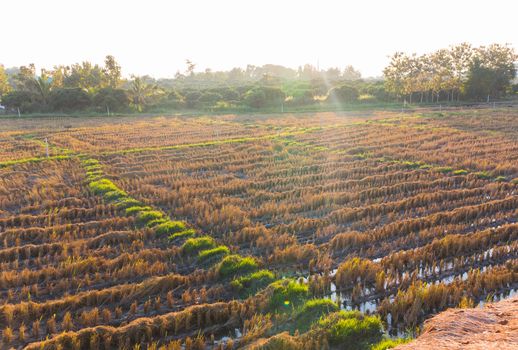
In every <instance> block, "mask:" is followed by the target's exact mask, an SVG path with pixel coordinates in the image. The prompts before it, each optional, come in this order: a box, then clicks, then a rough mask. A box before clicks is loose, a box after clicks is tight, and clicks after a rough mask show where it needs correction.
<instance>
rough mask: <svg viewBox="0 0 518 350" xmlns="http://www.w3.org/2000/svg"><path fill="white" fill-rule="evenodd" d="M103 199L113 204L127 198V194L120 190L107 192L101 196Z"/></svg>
mask: <svg viewBox="0 0 518 350" xmlns="http://www.w3.org/2000/svg"><path fill="white" fill-rule="evenodd" d="M103 197H104V199H106V200H107V201H110V202H113V201H116V200H120V199H122V198H125V197H127V194H126V193H125V192H123V191H121V190H116V191H109V192H106V193H104V194H103Z"/></svg>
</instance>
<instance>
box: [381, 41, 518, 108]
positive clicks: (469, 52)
mask: <svg viewBox="0 0 518 350" xmlns="http://www.w3.org/2000/svg"><path fill="white" fill-rule="evenodd" d="M517 59H518V56H517V55H516V53H515V51H514V49H513V48H512V47H510V46H507V45H499V44H492V45H490V46H487V47H486V46H480V47H476V48H475V47H472V46H471V45H470V44H468V43H462V44H460V45H456V46H452V47H450V48H448V49H440V50H437V51H435V52H432V53H428V54H424V55H420V56H418V55H417V54H415V53H413V54H411V55H409V54H406V53H403V52H396V53H395V54H394V55H393V56H392V57H391V60H390V63H389V65H388V66H387V67H386V68H385V69H384V71H383V74H384V76H385V88H386V89H387V92H389V93H391V94H393V95H395V96H396V97H399V98H404V99H405V100H406V101H408V102H409V103H412V102H415V101H416V100H417V101H420V102H424V101H426V102H434V101H439V100H444V101H454V100H457V101H459V100H460V99H463V100H464V99H467V100H486V99H487V100H489V99H492V100H493V99H498V98H502V97H504V96H506V95H508V94H510V93H512V92H516V91H517V86H516V85H515V86H514V91H513V86H512V82H513V79H514V78H515V76H516V66H515V61H516V60H517Z"/></svg>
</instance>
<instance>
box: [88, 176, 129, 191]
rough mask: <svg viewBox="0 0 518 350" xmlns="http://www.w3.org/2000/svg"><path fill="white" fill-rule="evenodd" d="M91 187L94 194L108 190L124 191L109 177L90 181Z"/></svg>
mask: <svg viewBox="0 0 518 350" xmlns="http://www.w3.org/2000/svg"><path fill="white" fill-rule="evenodd" d="M89 187H90V190H92V192H93V193H94V194H105V193H107V192H120V193H124V192H123V191H121V190H120V189H119V188H118V187H117V186H116V185H115V184H114V183H113V182H111V181H110V180H108V179H101V180H98V181H93V182H90V184H89Z"/></svg>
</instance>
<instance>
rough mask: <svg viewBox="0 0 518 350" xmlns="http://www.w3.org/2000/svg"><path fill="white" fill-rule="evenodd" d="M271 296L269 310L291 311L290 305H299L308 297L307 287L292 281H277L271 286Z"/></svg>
mask: <svg viewBox="0 0 518 350" xmlns="http://www.w3.org/2000/svg"><path fill="white" fill-rule="evenodd" d="M271 287H272V288H273V294H272V297H271V298H270V308H271V309H273V310H281V307H282V308H284V310H287V308H289V309H288V310H291V305H299V304H301V303H303V302H304V300H306V298H307V297H308V286H307V285H306V284H301V283H298V282H296V281H295V280H293V279H284V280H278V281H276V282H274V283H272V284H271Z"/></svg>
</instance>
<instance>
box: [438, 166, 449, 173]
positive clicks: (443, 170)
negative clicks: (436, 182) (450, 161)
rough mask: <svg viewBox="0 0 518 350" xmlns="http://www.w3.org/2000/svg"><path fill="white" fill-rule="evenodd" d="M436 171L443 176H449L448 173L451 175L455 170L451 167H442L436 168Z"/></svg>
mask: <svg viewBox="0 0 518 350" xmlns="http://www.w3.org/2000/svg"><path fill="white" fill-rule="evenodd" d="M435 170H437V171H438V172H440V173H442V174H447V173H451V172H452V171H453V168H452V167H450V166H441V167H437V168H435Z"/></svg>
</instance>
